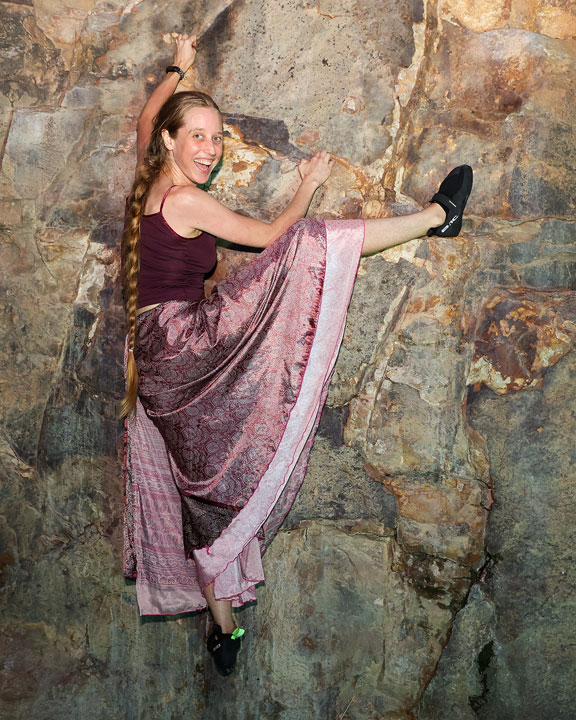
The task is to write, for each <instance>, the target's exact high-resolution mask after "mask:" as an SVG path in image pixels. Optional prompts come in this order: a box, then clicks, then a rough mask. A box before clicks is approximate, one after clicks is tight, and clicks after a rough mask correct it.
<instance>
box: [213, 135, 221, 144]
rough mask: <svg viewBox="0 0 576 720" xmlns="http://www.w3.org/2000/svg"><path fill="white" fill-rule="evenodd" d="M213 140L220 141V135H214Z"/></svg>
mask: <svg viewBox="0 0 576 720" xmlns="http://www.w3.org/2000/svg"><path fill="white" fill-rule="evenodd" d="M214 142H217V143H221V142H222V138H221V137H220V135H216V137H215V138H214Z"/></svg>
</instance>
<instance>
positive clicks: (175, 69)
mask: <svg viewBox="0 0 576 720" xmlns="http://www.w3.org/2000/svg"><path fill="white" fill-rule="evenodd" d="M166 72H167V73H171V72H177V73H178V75H180V80H184V75H186V73H185V72H184V70H180V68H179V67H178V65H169V66H168V67H167V68H166ZM180 80H178V82H180Z"/></svg>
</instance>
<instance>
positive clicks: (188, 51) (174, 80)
mask: <svg viewBox="0 0 576 720" xmlns="http://www.w3.org/2000/svg"><path fill="white" fill-rule="evenodd" d="M196 41H197V36H196V35H187V34H186V33H180V34H179V35H176V36H175V38H174V60H173V61H172V63H171V64H172V65H176V67H179V68H180V70H182V72H184V73H185V72H187V70H188V68H190V67H191V66H192V65H193V63H194V59H195V58H196ZM179 82H180V75H179V74H178V73H177V72H171V73H167V74H166V77H165V78H164V79H163V80H162V82H161V83H160V85H158V87H157V88H156V89H155V90H154V92H153V93H152V95H150V97H149V98H148V101H147V103H146V105H144V108H143V110H142V112H141V113H140V117H139V118H138V126H137V130H136V157H137V165H139V164H140V163H141V161H142V160H143V158H144V156H145V155H146V148H147V147H148V142H149V140H150V136H151V134H152V127H153V124H154V118H155V117H156V115H157V114H158V111H159V110H160V108H161V107H162V105H163V104H164V103H165V102H166V100H168V98H169V97H170V96H171V95H172V94H173V93H174V91H175V90H176V88H177V86H178V83H179Z"/></svg>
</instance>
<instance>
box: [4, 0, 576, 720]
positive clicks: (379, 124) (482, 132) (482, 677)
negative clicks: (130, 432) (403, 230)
mask: <svg viewBox="0 0 576 720" xmlns="http://www.w3.org/2000/svg"><path fill="white" fill-rule="evenodd" d="M0 12H1V18H0V49H1V52H0V71H1V72H0V76H1V78H2V80H1V81H0V153H1V174H0V189H1V197H0V213H1V214H0V235H1V244H0V252H1V265H0V266H1V268H2V283H1V286H0V293H1V299H2V310H3V312H2V314H1V315H0V318H1V320H0V332H1V337H2V360H3V362H2V367H3V372H2V382H1V384H0V392H1V395H2V402H1V411H0V428H1V433H0V460H1V462H0V482H1V488H2V490H1V493H2V494H1V497H2V507H1V509H0V587H1V588H2V589H1V593H2V603H3V612H2V614H1V616H0V636H1V640H0V659H1V661H0V715H1V716H2V717H5V718H7V719H10V720H24V719H26V720H28V719H29V718H34V720H59V719H60V718H62V719H64V718H66V720H68V719H69V718H80V717H82V718H86V719H87V720H116V719H118V718H129V719H130V720H132V719H134V720H136V719H138V720H140V719H142V720H144V719H147V718H153V719H154V720H181V719H184V718H189V717H203V718H205V719H206V720H210V719H211V718H219V719H222V720H228V719H230V720H232V719H234V720H243V719H245V720H254V719H260V718H262V719H263V720H268V719H269V720H272V719H274V720H308V718H310V719H312V718H322V719H324V718H330V719H332V718H338V720H372V719H374V720H375V719H376V718H379V719H384V720H415V719H418V720H447V719H448V718H449V719H450V720H472V719H473V718H482V719H483V720H515V719H516V718H518V720H520V719H522V720H548V719H550V720H552V719H554V720H564V719H565V720H571V718H573V717H574V711H573V697H574V693H575V691H576V682H575V680H574V674H573V672H572V668H573V667H574V663H575V661H576V650H575V648H576V638H575V637H574V623H573V616H574V600H573V598H574V597H575V596H576V595H575V592H574V591H575V589H576V588H575V585H576V576H575V574H574V569H573V568H574V567H575V563H574V549H573V548H574V543H573V541H572V537H571V528H572V526H573V522H572V518H573V516H574V499H573V496H574V494H573V491H572V484H573V481H574V479H575V477H574V462H575V460H576V457H575V454H574V444H573V437H574V433H575V430H576V428H575V427H574V425H575V423H574V414H573V407H574V400H575V398H574V387H576V385H575V383H574V379H575V375H576V367H575V364H574V363H575V360H574V357H575V356H574V340H575V335H576V294H575V290H576V287H575V286H576V260H575V253H574V244H575V234H574V221H575V200H574V198H575V197H576V192H575V190H576V187H575V186H576V180H575V178H576V173H575V165H576V155H575V150H574V143H573V137H574V130H575V126H576V110H575V105H574V102H573V98H574V94H575V90H576V88H575V83H576V80H575V78H576V73H575V69H576V49H575V44H574V36H575V34H576V12H575V11H574V6H573V4H572V3H569V2H568V1H567V0H555V2H552V3H551V2H546V3H545V2H543V1H542V0H522V1H521V0H498V1H497V2H491V3H487V2H478V3H470V2H466V1H465V0H440V1H439V2H434V1H433V0H401V1H400V2H396V1H394V2H393V1H392V0H390V1H388V0H386V2H382V3H372V2H367V1H364V0H358V1H357V2H353V3H349V2H344V1H343V0H314V2H312V1H308V0H285V1H284V2H282V3H271V2H265V0H234V1H232V2H230V1H229V0H210V2H208V0H192V2H187V3H184V2H182V1H181V0H175V2H173V3H171V4H170V8H169V11H168V9H167V8H163V7H162V6H159V5H158V4H154V3H151V2H147V1H139V0H111V1H110V0H107V2H102V1H101V0H86V1H85V2H82V1H80V0H59V1H58V2H55V0H37V1H35V2H34V3H26V2H17V3H5V2H2V3H0ZM194 26H196V28H197V29H198V31H199V33H200V35H201V38H200V45H199V53H198V60H197V71H196V73H195V82H196V84H197V85H198V86H199V87H201V88H203V89H207V90H210V91H212V92H213V94H214V95H215V96H216V98H217V100H218V101H219V103H220V105H221V106H222V107H223V109H224V110H225V112H226V116H225V117H226V130H227V139H226V148H225V162H224V166H223V168H222V170H221V171H220V173H219V175H218V177H217V179H216V180H215V182H214V184H213V192H214V193H215V194H216V195H217V196H218V197H220V198H221V199H222V200H223V201H224V202H225V203H227V204H228V205H229V206H230V207H232V208H233V209H236V210H239V211H241V212H248V213H251V214H254V215H258V216H260V217H262V218H270V217H273V216H274V214H275V213H276V212H278V211H279V209H280V208H281V207H282V206H283V204H284V203H285V202H286V199H287V197H288V196H289V195H290V193H291V192H292V189H293V184H294V168H295V166H296V164H297V162H298V159H299V158H301V157H303V156H306V155H307V154H308V153H310V152H312V151H314V150H316V149H317V148H321V147H326V148H328V149H330V150H332V151H333V152H334V153H335V154H336V156H337V165H336V168H335V170H334V173H333V176H332V178H331V179H330V181H329V183H327V185H326V186H324V187H323V188H322V189H321V190H320V191H319V193H318V194H317V197H316V198H315V200H314V204H313V207H312V213H313V214H317V215H321V216H323V217H357V216H358V215H362V216H363V217H366V218H371V217H385V216H388V215H390V214H393V213H400V214H401V213H406V212H410V211H411V210H412V209H415V208H417V207H419V205H420V204H421V203H424V202H425V201H426V200H427V199H428V198H429V197H430V196H431V194H432V193H433V192H434V190H435V187H436V185H437V183H438V180H439V179H440V178H441V176H442V173H443V172H444V170H446V169H449V168H450V167H452V166H453V165H455V164H459V163H462V162H468V163H470V164H471V165H473V166H474V169H475V173H476V180H475V189H474V193H473V195H472V198H471V203H470V214H469V216H468V219H467V221H466V223H465V232H464V233H463V234H462V236H461V237H460V238H457V239H453V240H446V241H440V240H438V239H433V240H431V241H430V242H423V241H422V242H418V241H415V242H412V243H409V244H407V245H404V246H402V247H400V248H395V249H392V250H390V251H388V252H386V253H385V254H382V255H378V256H375V257H371V258H366V259H364V260H363V261H362V264H361V267H360V271H359V275H358V280H357V283H356V288H355V292H354V296H353V298H352V303H351V306H350V313H349V322H348V325H347V329H346V334H345V338H344V344H343V347H342V351H341V353H340V356H339V360H338V363H337V366H336V370H335V374H334V381H333V384H332V387H331V390H330V395H329V399H328V404H327V406H326V409H325V411H324V414H323V417H322V422H321V425H320V429H319V433H318V437H317V441H316V445H315V448H314V451H313V454H312V457H311V462H310V467H309V471H308V474H307V478H306V482H305V485H304V487H303V489H302V491H301V493H300V495H299V496H298V499H297V501H296V503H295V505H294V508H293V509H292V512H291V513H290V515H289V516H288V518H287V520H286V523H285V525H284V528H283V530H282V531H281V532H280V534H279V536H278V538H277V539H276V540H275V542H274V543H273V544H272V547H271V548H270V550H269V552H268V554H267V556H266V558H265V565H266V571H267V583H266V585H265V587H263V588H261V590H260V594H259V597H260V600H259V603H258V606H257V607H250V608H247V609H245V610H243V611H242V613H241V622H242V623H243V624H244V625H245V626H246V627H247V629H248V633H247V641H246V645H245V650H244V652H243V655H242V661H241V663H240V666H239V668H238V671H237V673H235V675H234V676H232V677H231V678H229V679H228V680H224V679H222V678H220V677H219V676H217V675H216V674H215V673H214V670H213V668H212V665H211V662H210V660H209V659H208V658H207V657H206V654H205V651H204V647H203V644H202V638H203V635H204V618H203V616H184V617H176V618H154V619H144V620H142V619H139V618H138V615H137V608H136V603H135V592H134V586H133V584H132V583H130V582H126V581H124V580H123V579H122V577H121V565H120V551H121V550H120V549H121V542H120V535H121V526H120V518H121V513H122V481H121V469H120V456H121V445H122V428H121V426H120V424H119V423H118V422H117V420H116V419H115V415H116V405H115V403H116V401H117V399H118V397H119V395H120V394H121V390H122V373H121V358H122V333H123V320H122V309H121V306H120V297H119V287H118V282H117V277H118V237H119V231H120V227H121V222H122V214H123V204H124V197H125V195H126V193H127V191H128V188H129V186H130V183H131V177H132V173H133V166H134V154H133V146H134V141H135V120H136V117H137V114H138V112H139V109H140V107H141V106H142V104H143V102H144V100H145V97H146V94H147V93H149V92H150V90H151V88H152V87H153V84H154V82H155V77H158V76H160V75H161V74H162V72H163V69H164V67H165V65H166V64H167V60H168V59H169V48H168V44H167V43H169V37H168V35H167V33H169V32H171V31H173V30H179V29H182V28H185V29H192V28H193V27H194ZM191 82H192V81H191V79H190V78H186V80H185V82H184V85H185V86H190V84H191ZM252 256H253V254H252V253H250V252H246V251H243V252H238V251H237V250H236V249H234V248H230V247H222V248H221V250H220V263H219V267H218V271H217V275H216V276H215V278H214V279H213V281H212V282H215V281H216V280H217V279H218V278H220V277H223V276H225V275H226V274H227V273H229V272H231V271H233V270H234V269H235V268H236V267H238V266H239V265H241V264H242V263H244V262H247V261H249V260H250V258H251V257H252Z"/></svg>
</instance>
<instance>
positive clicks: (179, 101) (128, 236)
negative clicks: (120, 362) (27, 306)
mask: <svg viewBox="0 0 576 720" xmlns="http://www.w3.org/2000/svg"><path fill="white" fill-rule="evenodd" d="M195 107H212V108H215V109H216V110H218V112H220V110H219V108H218V106H217V105H216V103H215V102H214V100H213V99H212V98H211V97H210V96H209V95H206V93H202V92H196V91H191V92H181V93H177V94H175V95H172V97H170V98H169V99H168V100H167V101H166V102H165V103H164V105H163V106H162V107H161V108H160V111H159V112H158V115H157V116H156V118H155V119H154V129H153V130H152V135H151V136H150V142H149V144H148V150H147V155H146V157H145V158H144V161H143V162H142V164H141V165H140V167H139V168H138V170H137V172H136V179H135V180H134V185H133V186H132V193H131V194H130V197H129V199H128V212H127V217H126V223H125V225H124V232H123V234H122V255H123V258H122V286H123V294H124V306H125V309H126V319H127V321H128V364H127V367H126V394H125V395H124V398H123V399H122V403H121V405H120V417H124V416H126V415H128V414H129V413H130V412H132V410H134V408H135V407H136V398H137V396H138V368H137V366H136V360H135V359H134V346H135V343H136V310H137V309H138V275H139V272H140V219H141V217H142V213H143V212H144V206H145V205H146V199H147V197H148V193H149V192H150V188H151V187H152V185H153V184H154V182H155V181H156V180H157V178H158V176H159V175H160V173H161V172H162V169H163V168H164V166H165V164H166V158H167V150H166V146H165V145H164V140H163V139H162V131H163V130H167V131H168V133H169V134H170V136H171V137H175V136H176V133H177V132H178V130H179V129H180V128H181V127H182V125H183V124H184V116H185V114H186V111H187V110H189V109H191V108H195Z"/></svg>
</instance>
